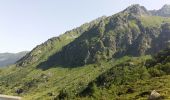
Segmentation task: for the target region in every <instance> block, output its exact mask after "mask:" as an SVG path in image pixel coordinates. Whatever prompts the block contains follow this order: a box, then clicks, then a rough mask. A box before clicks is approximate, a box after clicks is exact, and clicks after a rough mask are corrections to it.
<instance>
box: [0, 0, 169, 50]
mask: <svg viewBox="0 0 170 100" xmlns="http://www.w3.org/2000/svg"><path fill="white" fill-rule="evenodd" d="M132 4H140V5H143V6H145V7H146V8H147V9H149V10H150V9H159V8H161V7H162V6H163V5H164V4H170V0H0V46H1V48H0V53H2V52H19V51H23V50H31V49H33V48H34V47H35V46H36V45H39V44H41V43H42V42H45V41H46V40H47V39H49V38H51V37H54V36H58V35H60V34H63V33H64V32H65V31H67V30H71V29H73V28H75V27H78V26H80V25H81V24H83V23H85V22H89V21H91V20H93V19H96V18H98V17H101V16H103V15H106V16H109V15H112V14H115V13H117V12H119V11H121V10H123V9H125V8H126V7H128V6H130V5H132Z"/></svg>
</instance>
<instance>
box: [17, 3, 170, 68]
mask: <svg viewBox="0 0 170 100" xmlns="http://www.w3.org/2000/svg"><path fill="white" fill-rule="evenodd" d="M162 9H163V8H162ZM169 22H170V18H164V17H160V16H153V15H152V14H150V12H149V11H148V10H147V9H146V8H145V7H143V6H140V5H132V6H130V7H128V8H127V9H125V10H124V11H122V12H120V13H118V14H115V15H113V16H109V17H102V18H101V19H99V20H97V21H95V23H94V22H91V23H90V24H86V25H82V26H81V27H79V28H77V29H74V30H72V31H69V32H66V33H65V34H63V35H62V36H59V37H57V38H53V39H50V40H49V41H47V42H46V43H45V44H43V45H40V46H38V47H37V48H35V49H34V50H33V51H32V53H31V54H29V55H27V56H26V57H25V58H24V59H22V60H21V61H19V63H18V65H21V66H23V64H24V65H27V64H29V63H33V62H36V61H37V60H39V58H40V57H38V56H41V54H45V55H46V53H45V51H46V50H43V49H47V51H49V50H50V51H51V52H53V53H52V54H50V52H48V53H49V56H50V57H49V56H48V57H49V59H48V60H47V61H43V63H41V64H40V67H47V68H48V67H50V66H52V65H60V66H65V67H70V66H72V67H76V66H83V65H86V64H92V63H95V62H97V61H100V60H109V59H112V58H120V57H122V56H125V55H130V56H140V55H145V54H151V53H153V54H154V53H156V52H158V51H159V50H161V49H164V48H166V46H167V43H169V39H170V36H169V31H170V28H169V27H170V24H169ZM79 30H81V31H79ZM63 41H65V42H64V43H63ZM61 43H62V44H61ZM48 46H49V47H48ZM57 46H58V47H57ZM41 47H45V48H41ZM51 47H53V48H51ZM54 47H56V48H54ZM41 51H44V52H41ZM34 53H35V54H34ZM39 53H40V54H39ZM31 57H34V58H31ZM42 58H44V57H42ZM66 62H67V63H66ZM41 65H42V66H41Z"/></svg>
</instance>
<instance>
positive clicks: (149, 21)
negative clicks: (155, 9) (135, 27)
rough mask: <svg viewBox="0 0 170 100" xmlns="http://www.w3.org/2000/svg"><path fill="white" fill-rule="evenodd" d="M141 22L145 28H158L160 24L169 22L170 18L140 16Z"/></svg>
mask: <svg viewBox="0 0 170 100" xmlns="http://www.w3.org/2000/svg"><path fill="white" fill-rule="evenodd" d="M141 21H142V24H143V25H144V26H145V27H157V26H158V27H160V25H161V24H162V23H164V22H166V23H168V22H170V18H169V17H160V16H142V17H141Z"/></svg>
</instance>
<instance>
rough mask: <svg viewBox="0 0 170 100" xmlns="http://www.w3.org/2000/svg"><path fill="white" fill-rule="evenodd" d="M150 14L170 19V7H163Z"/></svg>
mask: <svg viewBox="0 0 170 100" xmlns="http://www.w3.org/2000/svg"><path fill="white" fill-rule="evenodd" d="M150 13H151V14H152V15H155V16H162V17H170V5H167V4H166V5H164V6H163V7H162V8H161V9H159V10H151V11H150Z"/></svg>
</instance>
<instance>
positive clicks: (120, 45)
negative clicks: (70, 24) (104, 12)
mask: <svg viewBox="0 0 170 100" xmlns="http://www.w3.org/2000/svg"><path fill="white" fill-rule="evenodd" d="M169 33H170V24H169V18H164V17H158V16H152V15H150V14H149V12H148V11H147V10H146V9H145V8H144V7H141V6H139V5H133V6H130V7H128V8H127V9H125V10H124V11H122V12H120V13H118V14H115V15H113V16H109V17H102V18H99V19H97V20H94V21H92V22H90V23H86V24H84V25H82V26H80V27H78V28H75V29H73V30H71V31H68V32H66V33H65V34H63V35H61V36H59V37H54V38H51V39H49V40H48V41H46V42H45V43H43V44H41V45H38V46H37V47H35V48H34V49H33V50H32V51H31V52H30V53H28V54H27V55H26V56H25V57H23V58H22V59H21V60H19V61H18V62H17V63H16V65H12V66H10V67H9V68H3V69H0V94H9V95H18V96H21V97H23V99H24V100H58V99H59V100H63V99H65V100H76V99H80V100H81V99H85V100H86V99H92V100H93V99H94V100H98V99H100V98H103V99H104V100H109V99H110V98H111V99H129V100H131V99H142V98H145V99H146V98H147V96H148V95H149V94H150V91H152V90H153V89H155V90H157V91H158V92H161V94H162V96H163V98H169V97H168V94H169V89H168V88H169V83H168V79H169V72H170V70H169V69H170V67H169V62H170V59H169V51H170V49H167V50H165V51H163V52H161V53H159V54H158V55H156V56H155V57H151V56H150V55H152V54H155V53H157V52H158V51H159V50H162V49H164V48H166V47H168V46H169V40H170V34H169ZM147 54H148V56H146V55H147ZM152 82H153V83H152ZM161 82H162V83H161ZM156 83H157V84H156ZM155 84H156V85H155ZM163 85H164V86H163ZM157 86H158V87H157ZM163 90H165V91H167V92H164V91H163Z"/></svg>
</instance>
